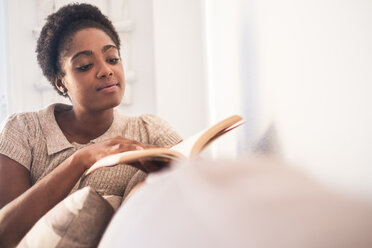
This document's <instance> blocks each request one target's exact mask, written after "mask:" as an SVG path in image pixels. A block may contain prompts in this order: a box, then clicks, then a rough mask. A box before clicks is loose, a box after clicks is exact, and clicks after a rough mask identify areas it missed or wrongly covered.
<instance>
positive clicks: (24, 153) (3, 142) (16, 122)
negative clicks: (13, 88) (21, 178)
mask: <svg viewBox="0 0 372 248" xmlns="http://www.w3.org/2000/svg"><path fill="white" fill-rule="evenodd" d="M27 119H28V118H27V117H26V116H25V115H24V114H13V115H11V116H10V117H9V118H8V119H7V120H6V121H5V122H4V123H3V124H2V125H1V128H0V154H3V155H5V156H7V157H9V158H11V159H13V160H14V161H16V162H18V163H20V164H21V165H23V166H24V167H26V168H27V169H28V170H30V166H31V160H32V156H31V147H30V139H29V137H30V131H31V130H30V128H29V125H28V120H27Z"/></svg>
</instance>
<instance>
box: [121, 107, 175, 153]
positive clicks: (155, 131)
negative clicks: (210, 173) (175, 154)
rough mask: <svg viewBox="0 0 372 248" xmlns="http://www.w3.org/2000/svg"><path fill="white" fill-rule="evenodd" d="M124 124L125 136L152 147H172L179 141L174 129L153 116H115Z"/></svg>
mask: <svg viewBox="0 0 372 248" xmlns="http://www.w3.org/2000/svg"><path fill="white" fill-rule="evenodd" d="M117 116H118V119H119V120H121V123H125V127H126V128H125V131H126V136H128V137H132V138H134V139H136V140H140V141H141V142H145V143H149V144H154V145H160V146H163V145H174V144H176V143H178V142H180V141H181V137H180V136H179V134H178V133H177V132H176V131H175V129H174V128H173V127H172V126H171V125H170V124H169V123H168V122H167V121H165V120H164V119H162V118H160V117H159V116H156V115H153V114H142V115H139V116H132V117H128V116H124V115H117Z"/></svg>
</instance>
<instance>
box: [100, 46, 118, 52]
mask: <svg viewBox="0 0 372 248" xmlns="http://www.w3.org/2000/svg"><path fill="white" fill-rule="evenodd" d="M110 48H115V49H116V50H118V48H117V47H116V46H114V45H106V46H104V47H103V48H102V53H104V52H106V51H107V50H109V49H110Z"/></svg>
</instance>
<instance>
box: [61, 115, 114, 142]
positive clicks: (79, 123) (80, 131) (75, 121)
mask: <svg viewBox="0 0 372 248" xmlns="http://www.w3.org/2000/svg"><path fill="white" fill-rule="evenodd" d="M56 119H57V122H58V124H59V126H60V128H61V129H62V132H63V133H64V134H65V136H66V138H67V139H68V141H70V142H77V143H82V144H84V143H88V142H89V141H91V140H92V139H95V138H97V137H99V136H101V135H102V134H104V133H105V132H106V131H107V129H109V127H110V126H111V124H112V121H113V119H114V111H113V109H112V108H111V109H108V110H104V111H96V112H87V111H79V110H78V109H76V108H72V109H71V110H69V111H66V112H62V113H60V114H59V115H58V116H56Z"/></svg>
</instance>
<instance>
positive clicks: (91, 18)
mask: <svg viewBox="0 0 372 248" xmlns="http://www.w3.org/2000/svg"><path fill="white" fill-rule="evenodd" d="M36 52H37V58H38V62H39V64H40V66H41V68H42V70H43V73H44V75H45V76H46V77H47V78H48V80H49V81H50V82H51V84H52V85H53V87H55V89H56V90H57V92H58V93H60V94H62V95H64V96H66V97H68V98H69V99H70V100H71V103H72V105H71V106H70V105H62V104H53V105H51V106H48V107H47V108H45V109H42V110H40V111H38V112H31V113H21V114H14V115H12V116H10V117H9V118H8V120H7V121H6V123H5V125H4V126H3V128H2V129H1V132H0V208H1V210H0V247H8V246H14V245H16V244H17V243H18V242H19V241H20V239H21V238H22V237H23V236H24V235H25V234H26V232H27V231H28V230H29V229H30V228H31V227H32V225H33V224H34V223H35V222H36V221H37V220H38V219H39V218H40V217H42V216H43V215H44V214H45V213H46V212H47V211H48V210H50V209H51V208H52V207H53V206H55V205H56V204H57V203H58V202H59V201H61V200H62V199H63V198H65V197H66V196H67V195H68V194H69V193H71V192H73V191H75V190H76V189H78V187H79V184H80V186H82V183H81V178H82V175H83V173H84V171H85V170H86V169H87V168H89V167H90V166H91V165H92V164H93V163H94V162H96V161H97V160H98V159H100V158H102V157H104V156H107V155H109V154H113V153H117V152H123V151H128V150H136V149H146V148H147V147H154V146H167V145H173V144H175V143H178V142H179V141H180V137H179V136H178V135H177V133H176V132H174V131H173V129H172V128H171V127H170V126H169V125H168V124H167V123H166V122H164V121H163V120H161V119H159V118H157V117H156V116H153V115H142V116H139V117H126V116H123V115H121V114H120V113H118V112H117V111H116V110H114V107H116V106H118V105H119V104H120V102H121V100H122V97H123V94H124V89H125V77H124V71H123V65H122V60H121V57H120V39H119V36H118V34H117V32H116V31H115V29H114V27H113V25H112V23H111V22H110V21H109V20H108V19H107V18H106V17H105V16H104V15H102V13H101V12H100V11H99V10H98V9H97V8H96V7H94V6H92V5H88V4H71V5H67V6H65V7H62V8H61V9H59V10H58V11H57V12H56V13H54V14H52V15H50V16H49V17H48V18H47V22H46V24H45V26H44V27H43V29H42V31H41V34H40V37H39V39H38V43H37V49H36ZM151 168H154V165H151V164H139V163H137V164H132V165H130V166H129V165H118V166H115V167H111V168H105V169H102V170H98V171H97V172H95V173H93V174H92V175H90V176H88V177H87V178H86V179H85V180H84V182H83V186H86V185H90V186H92V187H93V188H95V189H97V190H101V191H103V192H104V194H115V195H122V194H123V192H124V190H125V186H126V184H127V182H128V181H129V179H130V178H131V177H132V176H133V174H134V173H136V171H137V170H138V169H141V170H143V171H146V172H149V171H151V170H152V169H151Z"/></svg>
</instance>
